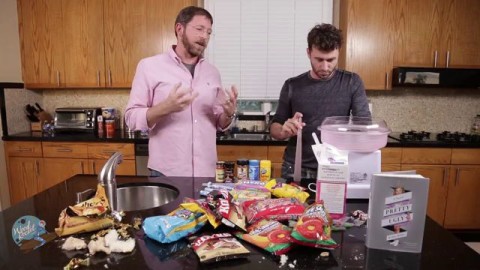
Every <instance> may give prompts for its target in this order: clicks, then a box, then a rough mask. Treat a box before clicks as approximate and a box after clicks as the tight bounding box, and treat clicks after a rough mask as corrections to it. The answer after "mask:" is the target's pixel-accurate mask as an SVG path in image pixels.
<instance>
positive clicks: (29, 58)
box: [17, 0, 65, 88]
mask: <svg viewBox="0 0 480 270" xmlns="http://www.w3.org/2000/svg"><path fill="white" fill-rule="evenodd" d="M17 10H18V22H19V33H20V35H19V36H20V49H21V55H22V57H21V58H22V75H23V82H24V83H25V87H26V88H61V87H64V83H65V81H64V76H65V75H64V64H65V59H64V56H65V54H64V39H63V27H64V26H63V20H62V16H63V15H62V0H18V1H17Z"/></svg>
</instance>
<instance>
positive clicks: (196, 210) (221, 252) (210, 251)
mask: <svg viewBox="0 0 480 270" xmlns="http://www.w3.org/2000/svg"><path fill="white" fill-rule="evenodd" d="M204 186H205V189H204V190H203V191H202V192H201V194H202V195H203V196H204V198H201V199H199V200H194V199H191V198H185V200H184V203H182V204H181V205H180V206H179V208H178V209H176V210H174V211H172V212H171V213H169V214H167V215H164V216H156V217H149V218H146V219H145V220H144V222H143V229H144V231H145V234H146V235H147V236H148V237H149V238H151V239H154V240H156V241H158V242H160V243H170V242H173V241H176V240H179V239H181V238H184V237H186V238H187V239H189V241H190V243H191V246H192V248H193V250H194V251H195V252H196V253H197V255H198V257H199V259H200V262H202V263H210V262H215V261H221V260H227V259H231V258H242V257H245V256H247V255H248V253H249V251H248V249H245V247H244V246H243V245H242V242H243V241H245V242H248V243H250V244H253V245H255V246H257V247H259V248H261V249H263V250H265V252H268V253H271V254H274V255H282V254H285V253H287V252H288V251H289V250H290V249H291V248H293V247H294V246H295V245H302V246H309V247H314V248H324V249H334V248H336V247H337V246H338V245H337V244H336V242H335V241H334V240H333V239H332V238H331V231H332V229H331V225H332V220H331V218H330V215H329V213H328V211H327V210H326V209H325V207H324V205H323V203H322V202H318V203H313V204H312V205H308V204H306V201H307V198H308V197H309V194H308V193H307V192H306V191H305V189H304V188H303V187H301V186H298V185H295V184H286V183H281V182H277V181H276V180H275V179H272V180H270V181H266V182H262V181H248V180H245V181H239V182H238V183H236V184H231V183H228V184H220V183H208V184H205V185H204ZM207 223H208V224H210V225H211V226H212V228H213V229H214V232H213V233H206V234H205V233H198V232H199V231H200V230H201V228H202V227H203V226H204V225H205V224H207ZM220 224H223V225H225V226H227V227H230V229H229V233H223V232H217V231H216V230H215V229H216V228H217V227H218V226H220ZM289 224H293V225H290V226H289ZM235 237H236V238H235ZM237 238H238V239H240V241H238V240H237Z"/></svg>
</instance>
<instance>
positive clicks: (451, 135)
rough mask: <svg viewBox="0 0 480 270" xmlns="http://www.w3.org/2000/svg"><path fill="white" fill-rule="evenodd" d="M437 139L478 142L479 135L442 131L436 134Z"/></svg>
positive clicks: (479, 140)
mask: <svg viewBox="0 0 480 270" xmlns="http://www.w3.org/2000/svg"><path fill="white" fill-rule="evenodd" d="M437 140H438V141H441V142H459V143H462V142H480V135H475V134H467V133H463V132H450V131H444V132H442V133H438V134H437Z"/></svg>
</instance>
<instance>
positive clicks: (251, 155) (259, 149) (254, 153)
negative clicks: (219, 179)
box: [217, 145, 268, 162]
mask: <svg viewBox="0 0 480 270" xmlns="http://www.w3.org/2000/svg"><path fill="white" fill-rule="evenodd" d="M217 156H218V160H222V161H235V162H236V161H237V159H249V160H250V159H258V160H262V159H267V157H268V146H252V145H248V146H246V145H217Z"/></svg>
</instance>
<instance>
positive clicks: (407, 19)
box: [394, 0, 480, 68]
mask: <svg viewBox="0 0 480 270" xmlns="http://www.w3.org/2000/svg"><path fill="white" fill-rule="evenodd" d="M395 2H396V5H397V8H396V10H397V13H398V14H397V18H398V23H397V25H398V27H397V28H396V35H395V44H396V45H395V47H396V48H395V56H394V65H396V66H419V67H442V68H444V67H478V66H480V56H479V54H478V48H479V46H480V37H479V35H478V29H479V28H480V22H479V20H478V19H477V17H478V14H479V13H480V2H479V1H476V0H446V1H445V0H413V1H412V0H400V1H395Z"/></svg>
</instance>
